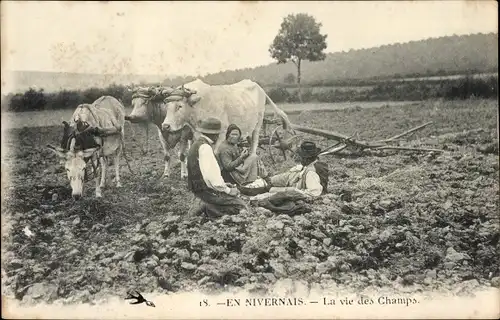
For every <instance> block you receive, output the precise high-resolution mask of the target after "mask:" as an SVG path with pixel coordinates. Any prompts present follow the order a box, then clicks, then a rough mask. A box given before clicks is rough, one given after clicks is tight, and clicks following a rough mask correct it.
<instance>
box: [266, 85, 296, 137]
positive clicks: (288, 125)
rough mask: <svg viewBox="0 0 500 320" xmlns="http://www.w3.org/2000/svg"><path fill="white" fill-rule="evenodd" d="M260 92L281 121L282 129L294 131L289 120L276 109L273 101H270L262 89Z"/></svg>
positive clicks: (282, 112)
mask: <svg viewBox="0 0 500 320" xmlns="http://www.w3.org/2000/svg"><path fill="white" fill-rule="evenodd" d="M262 91H263V92H264V95H265V96H266V99H267V101H269V104H270V105H271V106H272V107H273V109H274V112H276V113H277V114H278V115H279V116H280V117H281V118H282V119H283V129H285V130H291V131H294V130H293V125H292V123H291V122H290V119H288V116H287V114H286V113H285V112H284V111H283V110H281V109H280V108H278V106H277V105H276V104H275V103H274V102H273V100H271V98H270V97H269V96H268V95H267V93H266V91H265V90H264V89H262Z"/></svg>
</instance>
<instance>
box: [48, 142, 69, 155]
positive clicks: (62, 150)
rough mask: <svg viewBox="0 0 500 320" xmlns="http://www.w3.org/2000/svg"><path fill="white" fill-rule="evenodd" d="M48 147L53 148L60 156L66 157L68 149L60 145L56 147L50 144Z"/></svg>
mask: <svg viewBox="0 0 500 320" xmlns="http://www.w3.org/2000/svg"><path fill="white" fill-rule="evenodd" d="M47 148H49V149H50V150H52V151H53V152H54V153H55V154H56V155H57V156H58V157H60V158H66V155H67V151H66V150H64V149H63V148H60V147H54V146H53V145H50V144H48V145H47Z"/></svg>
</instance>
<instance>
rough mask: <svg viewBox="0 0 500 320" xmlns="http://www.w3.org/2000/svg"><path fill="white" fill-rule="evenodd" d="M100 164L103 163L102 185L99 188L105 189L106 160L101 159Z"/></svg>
mask: <svg viewBox="0 0 500 320" xmlns="http://www.w3.org/2000/svg"><path fill="white" fill-rule="evenodd" d="M99 162H100V163H101V184H100V185H99V187H100V188H104V186H105V185H106V159H104V157H100V158H99Z"/></svg>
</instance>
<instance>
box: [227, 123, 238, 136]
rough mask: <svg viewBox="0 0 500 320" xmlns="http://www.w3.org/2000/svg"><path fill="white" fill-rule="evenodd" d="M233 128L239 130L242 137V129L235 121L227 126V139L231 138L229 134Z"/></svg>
mask: <svg viewBox="0 0 500 320" xmlns="http://www.w3.org/2000/svg"><path fill="white" fill-rule="evenodd" d="M233 130H238V132H239V133H240V137H241V129H240V128H239V127H238V126H237V125H235V124H234V123H232V124H230V125H229V126H228V127H227V131H226V140H227V138H229V134H230V133H231V131H233Z"/></svg>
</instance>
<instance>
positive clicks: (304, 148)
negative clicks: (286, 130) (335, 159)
mask: <svg viewBox="0 0 500 320" xmlns="http://www.w3.org/2000/svg"><path fill="white" fill-rule="evenodd" d="M320 152H321V149H320V148H318V147H316V144H315V143H314V142H311V141H304V142H302V144H301V145H300V148H299V150H298V151H297V153H298V154H299V156H301V157H302V158H312V157H316V156H317V155H318V154H319V153H320Z"/></svg>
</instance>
